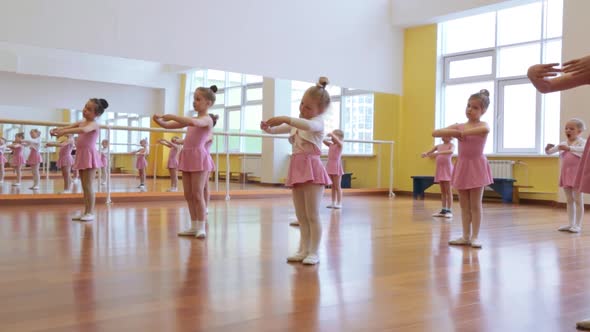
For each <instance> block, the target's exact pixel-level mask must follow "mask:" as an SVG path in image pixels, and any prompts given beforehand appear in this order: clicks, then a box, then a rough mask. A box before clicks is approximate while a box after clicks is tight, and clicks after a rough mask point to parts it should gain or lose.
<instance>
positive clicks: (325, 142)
mask: <svg viewBox="0 0 590 332" xmlns="http://www.w3.org/2000/svg"><path fill="white" fill-rule="evenodd" d="M322 143H324V145H325V146H327V147H330V145H332V144H334V143H332V141H329V140H327V139H325V140H323V141H322Z"/></svg>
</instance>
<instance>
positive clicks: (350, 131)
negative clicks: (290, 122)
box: [291, 81, 374, 154]
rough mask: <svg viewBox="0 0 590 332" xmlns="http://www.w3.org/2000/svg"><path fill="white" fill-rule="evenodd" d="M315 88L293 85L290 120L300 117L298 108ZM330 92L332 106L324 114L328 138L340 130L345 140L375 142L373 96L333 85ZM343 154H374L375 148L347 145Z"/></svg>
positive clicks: (300, 84) (298, 83) (368, 145)
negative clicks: (373, 140) (309, 89)
mask: <svg viewBox="0 0 590 332" xmlns="http://www.w3.org/2000/svg"><path fill="white" fill-rule="evenodd" d="M313 85H314V84H313V83H308V82H301V81H292V82H291V116H293V117H298V116H299V104H300V103H301V99H302V98H303V94H304V93H305V91H306V90H307V89H308V88H309V87H310V86H313ZM328 92H329V93H330V99H331V103H330V108H329V109H328V110H326V112H325V113H324V132H325V133H326V134H327V133H329V132H331V131H333V130H334V129H341V130H342V131H343V132H344V138H345V139H352V140H372V139H373V111H374V98H373V94H372V93H367V92H366V91H362V90H357V89H347V88H340V87H337V86H334V85H328ZM322 150H323V151H324V152H325V151H327V147H325V146H323V147H322ZM343 153H345V154H372V153H373V144H370V143H347V144H345V145H344V150H343Z"/></svg>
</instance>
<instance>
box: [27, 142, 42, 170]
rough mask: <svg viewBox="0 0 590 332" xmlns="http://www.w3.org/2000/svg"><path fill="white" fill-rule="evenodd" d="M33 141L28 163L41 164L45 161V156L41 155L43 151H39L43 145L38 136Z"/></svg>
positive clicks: (31, 164)
mask: <svg viewBox="0 0 590 332" xmlns="http://www.w3.org/2000/svg"><path fill="white" fill-rule="evenodd" d="M31 142H32V143H31V145H30V151H29V157H28V158H27V165H30V166H33V165H39V164H40V163H42V162H43V158H42V157H41V153H40V152H39V147H40V145H41V144H40V140H39V139H38V138H37V139H33V140H31Z"/></svg>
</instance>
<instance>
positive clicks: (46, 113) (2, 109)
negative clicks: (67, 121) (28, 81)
mask: <svg viewBox="0 0 590 332" xmlns="http://www.w3.org/2000/svg"><path fill="white" fill-rule="evenodd" d="M0 118H2V119H15V118H16V119H18V120H27V121H51V122H63V120H64V117H63V111H62V110H56V109H51V108H40V107H23V106H9V105H0Z"/></svg>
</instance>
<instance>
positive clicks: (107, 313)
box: [0, 197, 590, 332]
mask: <svg viewBox="0 0 590 332" xmlns="http://www.w3.org/2000/svg"><path fill="white" fill-rule="evenodd" d="M79 208H80V206H78V205H56V206H48V205H40V206H38V208H35V209H23V207H19V206H13V207H5V208H4V207H3V208H2V209H0V294H1V295H0V298H1V299H2V301H0V330H2V331H216V332H221V331H246V332H247V331H572V330H573V328H572V327H573V326H574V322H575V321H576V319H580V318H583V317H587V316H590V302H589V301H588V299H589V298H590V297H589V296H590V273H589V269H588V256H589V254H590V245H589V243H590V241H589V240H590V238H589V237H590V232H589V231H587V230H585V231H584V232H583V233H582V234H569V233H561V232H557V231H556V228H557V227H558V226H559V225H560V223H562V222H564V221H565V219H566V213H565V210H564V209H552V208H548V207H540V206H512V205H501V204H485V209H484V223H483V228H482V234H481V240H482V242H483V245H484V248H483V249H481V250H477V249H471V248H467V247H465V248H462V247H449V246H448V245H447V242H448V241H449V240H450V239H452V238H454V237H456V236H458V235H459V234H460V232H461V225H460V220H459V218H458V217H457V218H456V219H455V220H454V221H445V220H435V219H432V218H431V217H430V214H431V213H432V212H433V211H435V210H437V209H438V208H439V202H438V201H429V200H426V201H412V200H411V199H409V198H395V199H388V198H385V197H371V198H366V197H364V198H359V197H355V198H350V199H348V198H347V199H346V201H345V205H344V209H343V210H340V211H338V210H328V209H325V208H322V210H321V217H322V225H323V230H324V236H323V239H322V243H321V246H320V259H321V263H320V264H319V265H318V266H315V267H306V266H302V265H299V264H287V263H286V262H285V257H286V256H287V255H288V254H289V253H292V252H293V251H294V250H296V248H297V243H298V229H297V228H294V227H290V226H289V225H288V223H289V221H291V220H292V218H293V211H292V209H291V201H290V199H289V198H279V199H273V200H233V201H229V202H225V201H216V202H213V203H212V205H211V207H210V214H209V227H208V230H209V237H208V238H207V239H206V240H197V239H194V238H179V237H177V236H176V232H177V231H178V230H179V229H180V228H181V227H182V225H181V224H185V223H186V222H187V221H188V220H189V217H188V212H187V209H186V207H185V205H184V204H183V203H174V202H169V203H162V204H154V202H150V203H133V204H116V205H113V206H111V207H109V208H107V207H106V206H104V205H100V206H99V207H98V213H97V220H96V221H95V222H92V223H87V224H83V223H79V222H72V221H70V218H71V216H73V215H74V214H75V213H77V212H78V211H79Z"/></svg>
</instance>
